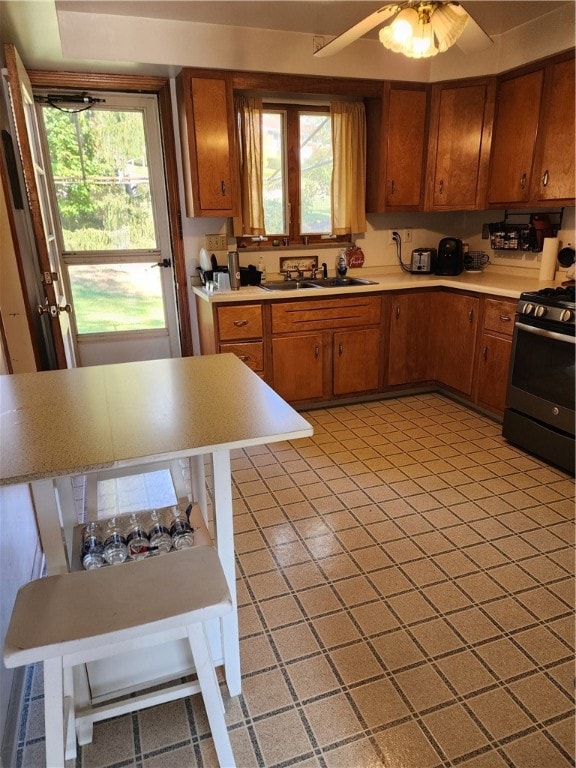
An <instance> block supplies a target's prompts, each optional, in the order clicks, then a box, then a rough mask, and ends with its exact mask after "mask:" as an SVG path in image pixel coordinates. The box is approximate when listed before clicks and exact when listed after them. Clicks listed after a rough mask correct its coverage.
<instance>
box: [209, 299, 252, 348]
mask: <svg viewBox="0 0 576 768" xmlns="http://www.w3.org/2000/svg"><path fill="white" fill-rule="evenodd" d="M218 335H219V338H220V341H234V340H236V339H258V338H262V305H261V304H239V305H238V304H237V305H235V306H230V307H218Z"/></svg>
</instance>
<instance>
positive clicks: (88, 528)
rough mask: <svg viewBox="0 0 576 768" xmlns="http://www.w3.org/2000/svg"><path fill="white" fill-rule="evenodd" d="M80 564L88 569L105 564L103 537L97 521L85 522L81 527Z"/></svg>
mask: <svg viewBox="0 0 576 768" xmlns="http://www.w3.org/2000/svg"><path fill="white" fill-rule="evenodd" d="M80 557H81V560H82V566H83V567H84V568H85V569H86V570H87V571H90V570H92V569H93V568H100V567H101V566H103V565H106V559H105V557H104V539H103V537H102V528H101V526H100V524H99V523H87V524H86V525H85V526H84V528H83V529H82V552H81V555H80Z"/></svg>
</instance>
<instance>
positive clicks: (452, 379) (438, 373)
mask: <svg viewBox="0 0 576 768" xmlns="http://www.w3.org/2000/svg"><path fill="white" fill-rule="evenodd" d="M479 308H480V300H479V299H476V298H474V297H471V296H462V295H458V294H453V293H437V294H433V301H432V312H431V327H432V337H431V345H430V347H431V351H432V368H433V370H434V374H433V376H432V378H434V379H436V380H437V381H439V382H440V383H441V384H445V385H446V386H447V387H452V389H455V390H457V391H458V392H462V393H463V394H465V395H470V394H472V377H473V373H474V359H475V348H476V330H477V327H478V311H479Z"/></svg>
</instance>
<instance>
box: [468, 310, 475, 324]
mask: <svg viewBox="0 0 576 768" xmlns="http://www.w3.org/2000/svg"><path fill="white" fill-rule="evenodd" d="M473 320H474V310H473V309H471V310H470V311H469V312H468V322H469V323H471V322H473Z"/></svg>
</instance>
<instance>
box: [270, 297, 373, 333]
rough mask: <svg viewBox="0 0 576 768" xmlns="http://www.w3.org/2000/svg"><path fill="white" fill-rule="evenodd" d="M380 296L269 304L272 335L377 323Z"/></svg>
mask: <svg viewBox="0 0 576 768" xmlns="http://www.w3.org/2000/svg"><path fill="white" fill-rule="evenodd" d="M381 307H382V301H381V297H380V296H358V297H354V298H348V297H346V298H337V299H320V300H318V301H301V300H298V301H293V302H282V303H278V304H276V303H275V304H272V308H271V309H272V333H296V332H300V331H321V330H329V331H331V330H334V329H335V328H352V327H354V326H358V325H376V324H377V323H379V322H380V314H381Z"/></svg>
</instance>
